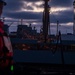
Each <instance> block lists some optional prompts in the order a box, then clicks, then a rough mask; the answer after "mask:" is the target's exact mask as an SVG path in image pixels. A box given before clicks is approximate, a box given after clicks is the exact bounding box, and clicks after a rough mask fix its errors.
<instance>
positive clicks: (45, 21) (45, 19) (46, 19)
mask: <svg viewBox="0 0 75 75" xmlns="http://www.w3.org/2000/svg"><path fill="white" fill-rule="evenodd" d="M48 1H49V0H44V12H43V35H44V42H45V43H46V42H47V36H48V26H49V9H50V7H49V5H48Z"/></svg>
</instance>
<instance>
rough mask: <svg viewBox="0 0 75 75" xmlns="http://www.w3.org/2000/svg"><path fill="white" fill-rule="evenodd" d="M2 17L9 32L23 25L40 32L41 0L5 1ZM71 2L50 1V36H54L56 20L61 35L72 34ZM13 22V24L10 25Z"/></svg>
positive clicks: (72, 15)
mask: <svg viewBox="0 0 75 75" xmlns="http://www.w3.org/2000/svg"><path fill="white" fill-rule="evenodd" d="M5 1H6V2H7V5H6V6H4V9H3V14H2V17H5V24H8V25H10V24H11V26H10V27H9V31H10V32H12V31H16V29H17V25H18V24H21V22H20V21H21V19H23V24H25V25H29V24H30V23H31V25H32V27H34V26H35V27H36V29H37V31H38V32H39V31H40V27H41V26H42V15H43V13H42V12H43V10H44V8H43V7H44V6H43V4H44V1H43V0H5ZM73 1H74V0H50V1H49V3H48V4H49V6H50V7H51V8H50V25H51V26H50V30H51V34H56V25H57V20H58V21H59V27H58V28H59V30H60V31H61V33H62V34H66V33H73V21H74V20H73V17H74V12H73ZM12 22H13V23H12Z"/></svg>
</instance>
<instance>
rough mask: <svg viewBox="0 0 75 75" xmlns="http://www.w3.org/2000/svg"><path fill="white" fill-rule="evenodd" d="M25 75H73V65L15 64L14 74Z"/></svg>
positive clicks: (74, 73) (74, 67)
mask: <svg viewBox="0 0 75 75" xmlns="http://www.w3.org/2000/svg"><path fill="white" fill-rule="evenodd" d="M22 73H23V74H25V75H28V74H29V75H31V74H33V75H48V74H49V75H75V65H62V64H42V63H41V64H40V63H15V64H14V74H17V75H18V74H22Z"/></svg>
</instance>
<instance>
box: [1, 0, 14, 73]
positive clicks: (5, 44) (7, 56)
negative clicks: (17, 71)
mask: <svg viewBox="0 0 75 75" xmlns="http://www.w3.org/2000/svg"><path fill="white" fill-rule="evenodd" d="M5 5H7V3H6V2H5V1H3V0H0V17H1V14H2V11H3V7H4V6H5ZM3 26H4V23H3V22H2V21H1V20H0V73H1V72H2V71H4V72H5V71H7V70H8V69H7V68H9V66H12V64H13V60H12V57H13V51H12V46H11V41H10V38H9V36H8V35H7V33H6V32H5V31H4V30H3Z"/></svg>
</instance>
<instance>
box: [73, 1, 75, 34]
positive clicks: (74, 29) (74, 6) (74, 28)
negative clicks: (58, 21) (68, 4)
mask: <svg viewBox="0 0 75 75" xmlns="http://www.w3.org/2000/svg"><path fill="white" fill-rule="evenodd" d="M73 8H74V24H73V34H74V35H75V0H74V2H73Z"/></svg>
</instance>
